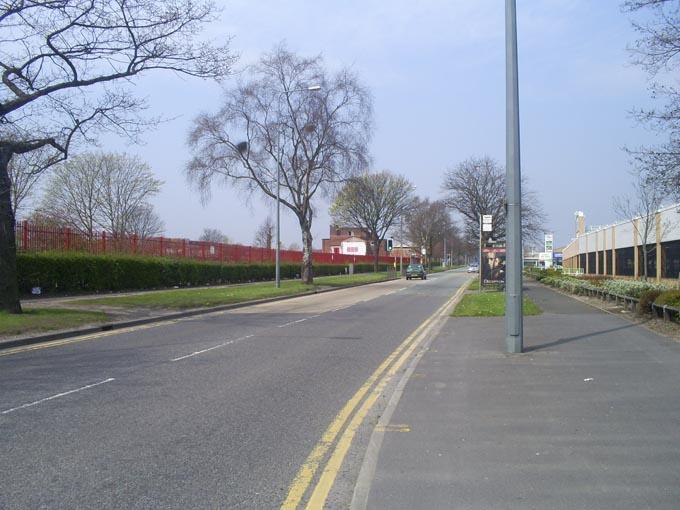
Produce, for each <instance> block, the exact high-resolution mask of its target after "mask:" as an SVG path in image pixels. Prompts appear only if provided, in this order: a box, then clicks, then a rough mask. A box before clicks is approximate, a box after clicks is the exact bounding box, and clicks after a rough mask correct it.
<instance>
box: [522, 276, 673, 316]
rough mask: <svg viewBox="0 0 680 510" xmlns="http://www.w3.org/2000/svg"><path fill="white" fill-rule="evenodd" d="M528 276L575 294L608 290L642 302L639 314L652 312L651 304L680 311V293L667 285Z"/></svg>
mask: <svg viewBox="0 0 680 510" xmlns="http://www.w3.org/2000/svg"><path fill="white" fill-rule="evenodd" d="M527 273H528V274H530V275H531V276H532V277H534V278H535V279H536V280H538V281H540V282H543V283H545V284H546V285H550V286H552V287H557V288H559V289H562V290H566V291H568V292H571V293H572V294H588V293H590V292H592V291H598V290H600V291H605V292H608V293H609V294H613V295H618V296H626V297H631V298H635V299H638V300H639V306H638V311H639V313H648V312H650V311H651V304H652V303H654V304H655V305H659V306H662V305H667V306H672V307H674V308H680V290H671V289H669V287H668V285H666V284H663V283H654V282H649V281H647V282H645V281H639V280H617V279H613V278H611V277H600V278H584V277H578V278H575V277H572V276H568V275H563V274H562V273H561V272H559V271H555V270H545V269H533V268H532V269H529V270H527Z"/></svg>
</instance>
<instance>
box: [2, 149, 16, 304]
mask: <svg viewBox="0 0 680 510" xmlns="http://www.w3.org/2000/svg"><path fill="white" fill-rule="evenodd" d="M12 154H13V153H12V151H11V149H9V148H8V147H0V310H4V311H7V312H10V313H21V302H20V301H19V285H18V282H17V249H16V238H15V232H14V227H15V221H16V220H15V218H14V212H13V211H12V199H11V183H10V180H9V171H8V166H9V162H10V160H11V159H12Z"/></svg>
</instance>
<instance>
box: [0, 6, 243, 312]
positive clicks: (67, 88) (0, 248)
mask: <svg viewBox="0 0 680 510" xmlns="http://www.w3.org/2000/svg"><path fill="white" fill-rule="evenodd" d="M214 14H215V8H214V5H213V4H212V3H211V2H209V1H201V0H198V1H194V0H136V1H134V2H127V1H115V2H114V1H108V0H89V1H82V2H75V1H74V2H70V1H54V0H33V1H30V2H29V1H25V2H24V1H9V2H3V3H2V5H0V74H1V76H2V80H1V85H0V309H2V310H8V311H11V312H15V313H20V312H21V305H20V301H19V292H18V286H17V279H16V240H15V238H14V236H15V234H14V227H15V224H14V223H15V217H14V214H13V208H12V205H11V191H10V190H11V184H10V179H9V172H8V167H9V164H10V162H11V160H12V159H13V157H14V156H16V155H20V154H26V153H29V152H31V151H33V150H36V149H41V148H44V149H46V150H48V151H49V152H50V156H49V158H48V159H47V163H48V165H47V166H50V165H51V164H54V163H56V162H58V161H60V160H63V159H65V158H66V157H67V156H68V153H69V150H70V148H71V147H72V144H73V143H75V142H76V141H77V140H78V139H80V140H83V139H84V140H87V141H92V140H93V138H94V137H95V136H96V134H97V133H98V132H99V131H100V130H102V129H106V130H110V131H117V132H120V133H124V134H127V135H130V136H134V135H135V134H136V133H138V132H139V131H140V130H141V129H142V128H143V127H145V126H146V125H147V123H145V122H144V121H143V120H142V119H141V118H140V117H139V116H138V113H139V112H140V111H142V110H143V109H144V101H143V100H140V99H138V98H136V97H135V96H134V94H133V93H132V90H131V87H130V84H131V81H132V80H133V79H134V78H135V77H136V76H137V75H139V74H141V73H146V72H147V71H151V70H170V71H174V72H176V73H182V74H186V75H191V76H197V77H202V78H219V77H222V76H224V75H225V74H226V73H227V72H228V70H229V69H230V66H231V65H232V64H233V61H234V57H233V56H232V55H231V54H230V52H229V51H228V49H227V46H226V45H225V46H221V47H215V46H213V45H210V44H208V43H203V42H199V41H198V37H199V32H200V28H201V27H202V26H203V25H205V24H206V23H207V22H209V21H211V20H212V19H213V18H214Z"/></svg>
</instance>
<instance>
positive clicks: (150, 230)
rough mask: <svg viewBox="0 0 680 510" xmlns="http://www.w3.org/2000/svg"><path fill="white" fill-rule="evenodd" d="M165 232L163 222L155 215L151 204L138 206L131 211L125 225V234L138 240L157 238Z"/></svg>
mask: <svg viewBox="0 0 680 510" xmlns="http://www.w3.org/2000/svg"><path fill="white" fill-rule="evenodd" d="M164 230H165V225H164V223H163V220H161V218H160V217H159V216H158V214H156V211H154V209H153V206H151V204H140V205H139V206H137V207H136V208H135V209H133V210H132V212H131V214H130V217H129V219H128V224H127V232H128V233H129V234H133V235H136V236H137V237H139V238H140V239H142V240H144V239H148V238H149V237H155V236H159V235H161V234H162V233H163V231H164Z"/></svg>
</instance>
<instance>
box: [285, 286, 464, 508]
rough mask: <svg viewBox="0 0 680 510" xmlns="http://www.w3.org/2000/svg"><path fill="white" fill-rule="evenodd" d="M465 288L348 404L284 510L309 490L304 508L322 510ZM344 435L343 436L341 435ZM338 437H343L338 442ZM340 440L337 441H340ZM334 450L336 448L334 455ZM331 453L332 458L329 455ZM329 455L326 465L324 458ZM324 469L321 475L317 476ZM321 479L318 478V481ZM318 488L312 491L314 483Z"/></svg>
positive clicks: (326, 433)
mask: <svg viewBox="0 0 680 510" xmlns="http://www.w3.org/2000/svg"><path fill="white" fill-rule="evenodd" d="M464 291H465V286H463V287H461V288H460V289H458V291H457V292H456V293H455V294H454V295H453V296H452V297H451V298H450V299H449V300H447V301H446V303H444V304H443V305H442V306H441V307H439V308H438V309H437V311H435V312H434V313H433V314H432V315H431V316H430V317H428V318H427V319H426V320H425V321H424V322H422V323H421V324H420V325H419V326H418V327H417V328H416V329H415V330H414V331H413V332H412V333H411V334H410V335H409V336H408V337H406V339H405V340H404V341H403V342H402V343H401V344H400V345H399V346H398V347H397V348H396V349H395V350H394V351H393V352H392V353H391V354H390V355H389V356H388V357H387V358H385V360H384V361H383V362H382V363H381V364H380V365H379V366H378V368H377V369H376V370H375V371H374V372H373V373H372V374H371V376H370V377H369V378H368V379H367V380H366V382H364V384H363V385H362V386H361V387H360V388H359V389H358V390H357V392H356V393H355V394H354V395H353V396H352V398H350V399H349V401H347V403H346V404H345V405H344V406H343V408H342V409H341V410H340V412H339V413H338V414H337V415H336V416H335V418H334V419H333V421H332V422H331V424H330V425H329V426H328V428H327V429H326V430H325V431H324V433H323V435H322V436H321V439H320V440H319V442H318V443H317V444H316V445H315V446H314V448H313V449H312V451H311V452H310V454H309V455H308V457H307V459H306V460H305V462H304V464H303V465H302V466H301V467H300V469H299V471H298V473H297V474H296V476H295V478H294V479H293V482H292V483H291V485H290V488H289V491H288V495H287V497H286V499H285V501H284V502H283V504H282V505H281V509H282V510H293V509H297V508H301V504H302V502H303V500H304V498H305V495H306V494H307V493H308V491H310V490H311V495H310V496H309V500H308V501H307V504H306V505H305V507H304V508H306V509H307V510H313V509H322V508H324V505H325V503H326V499H327V497H328V494H329V493H330V491H331V489H332V487H333V484H334V483H335V479H336V477H337V475H338V473H339V471H340V469H341V467H342V463H343V461H344V459H345V456H346V454H347V451H348V450H349V448H350V446H351V444H352V441H353V439H354V436H355V434H356V432H357V430H358V429H359V427H360V426H361V424H362V423H363V421H364V419H365V418H366V416H367V414H368V413H369V411H370V410H371V408H372V407H373V406H374V405H375V403H376V401H377V400H378V397H379V396H380V394H381V393H382V392H383V391H384V389H385V387H386V386H387V384H388V383H389V382H390V380H391V379H392V378H393V377H394V376H395V375H396V374H397V373H398V372H399V370H400V369H401V368H402V366H403V365H404V363H405V362H406V361H407V360H408V359H409V357H410V356H411V354H412V353H413V351H414V350H415V349H416V348H417V347H418V346H419V345H420V344H421V342H422V341H423V339H424V338H425V337H426V334H427V333H428V332H429V328H430V327H431V326H432V324H433V323H434V322H435V321H436V320H437V319H439V318H440V317H441V315H442V314H444V313H445V312H446V310H447V308H448V307H450V306H452V304H453V303H454V302H455V301H456V299H459V298H460V295H461V294H462V293H463V292H464ZM357 408H358V410H357ZM341 432H342V435H340V434H341ZM338 436H340V438H339V439H338ZM336 440H337V441H336ZM331 448H333V450H332V452H331ZM329 452H331V453H330V456H328V454H329ZM327 456H328V459H327V460H326V464H325V466H323V469H322V470H321V468H322V463H323V462H324V459H326V457H327ZM319 470H321V473H320V475H317V473H318V472H319ZM317 476H318V479H317ZM315 479H317V482H316V485H315V486H314V487H313V488H311V489H310V486H311V485H312V482H313V481H314V480H315Z"/></svg>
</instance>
